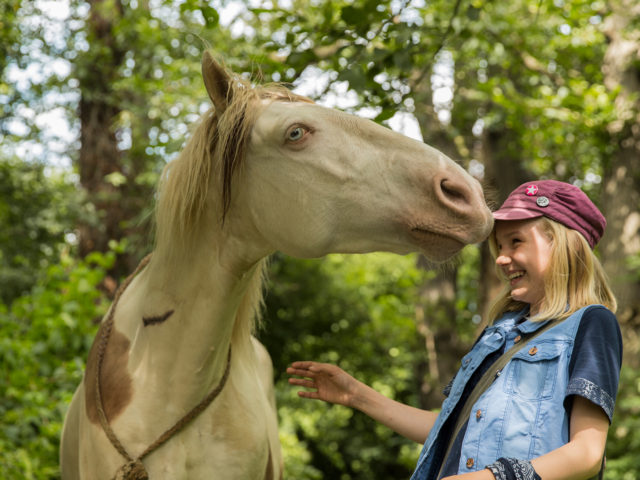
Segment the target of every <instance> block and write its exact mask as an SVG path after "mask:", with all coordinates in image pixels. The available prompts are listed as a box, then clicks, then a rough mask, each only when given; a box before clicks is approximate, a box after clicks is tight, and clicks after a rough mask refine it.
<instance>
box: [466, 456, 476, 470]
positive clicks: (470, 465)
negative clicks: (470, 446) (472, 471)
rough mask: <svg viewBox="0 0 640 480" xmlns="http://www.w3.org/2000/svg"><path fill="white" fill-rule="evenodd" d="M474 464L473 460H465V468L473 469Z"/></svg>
mask: <svg viewBox="0 0 640 480" xmlns="http://www.w3.org/2000/svg"><path fill="white" fill-rule="evenodd" d="M475 463H476V462H475V461H474V460H473V458H467V468H473V466H474V465H475Z"/></svg>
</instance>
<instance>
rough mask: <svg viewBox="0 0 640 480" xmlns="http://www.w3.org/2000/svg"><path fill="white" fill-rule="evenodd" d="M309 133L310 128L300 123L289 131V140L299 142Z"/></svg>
mask: <svg viewBox="0 0 640 480" xmlns="http://www.w3.org/2000/svg"><path fill="white" fill-rule="evenodd" d="M307 133H309V129H308V128H306V127H303V126H300V125H298V126H297V127H293V128H291V129H290V130H289V131H288V132H287V142H299V141H300V140H302V139H303V138H304V137H305V135H306V134H307Z"/></svg>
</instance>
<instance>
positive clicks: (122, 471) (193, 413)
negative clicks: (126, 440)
mask: <svg viewBox="0 0 640 480" xmlns="http://www.w3.org/2000/svg"><path fill="white" fill-rule="evenodd" d="M149 260H151V254H149V255H147V256H146V257H144V258H143V259H142V261H141V262H140V264H139V265H138V266H137V267H136V269H135V271H134V272H133V273H132V274H131V275H129V276H128V277H127V278H126V280H125V281H124V282H123V283H122V285H121V286H120V288H118V290H117V292H116V295H115V298H114V299H113V305H111V309H110V311H109V314H108V316H107V319H106V320H105V323H104V326H103V328H102V335H101V337H100V339H99V340H98V341H99V344H98V365H97V369H96V382H95V386H96V387H95V397H96V404H97V406H98V417H99V418H100V424H101V426H102V429H103V430H104V433H105V435H106V436H107V438H109V441H110V442H111V445H113V447H114V448H115V449H116V450H117V451H118V453H119V454H120V455H122V456H123V457H124V458H125V459H126V460H127V463H125V464H124V465H122V467H120V468H119V469H118V470H117V471H116V474H115V476H114V477H113V480H148V478H149V474H148V473H147V470H146V469H145V467H144V465H143V463H142V459H143V458H144V457H146V456H147V455H149V454H150V453H151V452H153V451H154V450H156V449H157V448H158V447H160V446H161V445H162V444H164V443H165V442H167V441H168V440H169V439H170V438H171V437H173V436H174V435H175V434H176V433H178V432H179V431H180V430H182V429H183V428H184V427H185V426H187V424H189V422H191V421H192V420H193V419H195V418H196V417H197V416H198V415H200V414H201V413H202V412H203V411H204V410H205V409H206V408H207V407H208V406H209V405H210V404H211V402H213V401H214V400H215V399H216V397H217V396H218V395H220V392H222V389H223V388H224V386H225V384H226V383H227V379H228V378H229V371H230V370H231V345H229V352H228V354H227V366H226V367H225V370H224V373H223V374H222V378H221V379H220V381H219V382H218V385H216V387H215V388H214V389H213V390H212V391H211V392H209V394H208V395H207V396H206V397H205V398H204V399H202V401H201V402H200V403H198V404H197V405H196V406H195V407H193V408H192V409H191V410H190V411H189V412H187V414H186V415H185V416H183V417H182V418H181V419H180V420H178V421H177V422H176V424H175V425H174V426H173V427H171V428H169V429H168V430H167V431H165V432H164V433H163V434H162V435H160V437H158V439H157V440H156V441H155V442H153V443H152V444H151V445H149V447H147V449H146V450H145V451H144V452H142V453H141V454H140V455H138V457H137V458H135V459H134V458H133V457H132V456H131V455H129V452H127V450H126V449H125V448H124V446H123V445H122V442H120V440H119V439H118V437H117V436H116V434H115V432H114V431H113V429H112V428H111V425H110V424H109V419H108V418H107V414H106V412H105V411H104V405H103V403H102V392H101V389H100V375H101V372H102V363H103V361H104V355H105V352H106V350H107V343H108V342H109V337H110V336H111V331H112V330H113V322H114V318H115V311H116V306H117V305H118V301H119V300H120V297H121V296H122V294H123V293H124V291H125V289H126V288H127V287H128V286H129V284H130V283H131V281H132V280H133V279H134V278H135V276H136V275H137V274H138V273H140V271H141V270H142V269H143V268H144V267H146V266H147V264H148V263H149Z"/></svg>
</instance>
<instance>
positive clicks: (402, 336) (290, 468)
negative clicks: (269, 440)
mask: <svg viewBox="0 0 640 480" xmlns="http://www.w3.org/2000/svg"><path fill="white" fill-rule="evenodd" d="M431 276H433V272H428V271H425V270H422V269H419V268H418V267H417V266H416V257H415V255H409V256H406V257H400V256H396V255H391V254H369V255H361V256H350V255H331V256H329V257H327V258H325V259H321V260H297V259H291V258H287V257H284V256H281V255H277V256H275V257H274V258H273V260H272V263H271V266H270V282H269V283H270V288H269V290H268V294H267V297H266V309H265V326H264V330H263V331H262V332H261V334H260V339H261V341H262V342H264V344H265V345H266V346H267V348H268V349H269V351H270V353H271V355H272V358H273V362H274V368H275V372H276V389H277V396H278V398H277V401H278V411H279V418H280V424H281V426H280V435H281V439H282V443H283V449H284V455H285V468H286V470H285V478H296V479H316V478H341V479H358V478H360V479H364V478H405V477H408V476H410V475H411V472H412V471H413V470H412V469H413V466H414V465H415V462H416V460H417V455H418V453H419V449H420V446H419V445H416V444H414V443H412V442H410V441H408V440H406V439H403V438H401V437H398V436H397V435H395V434H394V433H393V432H391V431H390V430H388V429H387V428H385V427H382V426H380V425H376V424H375V422H374V421H372V420H371V419H370V418H368V417H366V416H365V415H363V414H360V413H357V412H353V411H351V410H349V409H346V408H344V407H340V406H328V405H326V404H323V403H320V402H313V401H309V400H303V399H300V398H299V397H297V395H296V394H295V391H294V389H292V388H291V387H290V386H289V385H288V383H287V376H286V375H285V374H284V371H285V369H286V367H287V366H288V365H289V364H290V363H291V362H292V361H295V360H317V361H321V362H331V363H336V364H339V365H340V366H341V367H342V368H344V369H345V370H346V371H348V372H350V373H351V374H352V375H354V376H355V377H356V378H358V379H360V380H362V381H364V382H365V383H368V384H370V385H373V386H374V388H377V389H378V390H379V391H381V392H383V393H384V394H385V395H387V396H390V397H392V398H395V399H397V400H399V401H403V402H406V403H411V404H414V405H415V404H416V402H417V398H416V395H415V387H416V380H415V368H416V365H417V363H418V362H420V361H421V359H422V355H423V346H422V343H421V341H420V337H419V336H418V335H416V325H415V310H414V304H415V302H416V301H417V294H418V288H419V286H420V285H421V284H422V283H423V282H424V281H425V280H426V279H427V278H429V277H431Z"/></svg>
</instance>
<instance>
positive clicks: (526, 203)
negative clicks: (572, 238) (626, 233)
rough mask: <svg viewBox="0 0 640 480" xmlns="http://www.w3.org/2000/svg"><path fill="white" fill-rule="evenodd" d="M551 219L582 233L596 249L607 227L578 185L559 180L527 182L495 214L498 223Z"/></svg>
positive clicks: (598, 211)
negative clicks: (501, 221)
mask: <svg viewBox="0 0 640 480" xmlns="http://www.w3.org/2000/svg"><path fill="white" fill-rule="evenodd" d="M538 217H547V218H550V219H551V220H555V221H556V222H558V223H561V224H562V225H564V226H565V227H569V228H572V229H574V230H577V231H578V232H580V233H581V234H582V235H583V236H584V238H586V239H587V242H589V245H590V246H591V248H593V247H595V246H596V244H597V243H598V241H599V240H600V238H601V237H602V234H603V233H604V228H605V226H606V225H607V221H606V220H605V218H604V216H603V215H602V213H600V210H598V208H597V207H596V206H595V205H594V204H593V202H591V200H589V197H587V195H586V194H585V193H584V192H583V191H582V190H580V189H579V188H578V187H576V186H575V185H571V184H570V183H565V182H558V181H557V180H539V181H537V182H527V183H523V184H522V185H520V186H519V187H518V188H516V189H515V190H514V191H513V192H511V194H510V195H509V197H508V198H507V199H506V200H505V202H504V203H503V204H502V206H501V207H500V208H499V209H498V210H497V211H495V212H493V218H495V219H496V220H525V219H528V218H538Z"/></svg>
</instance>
